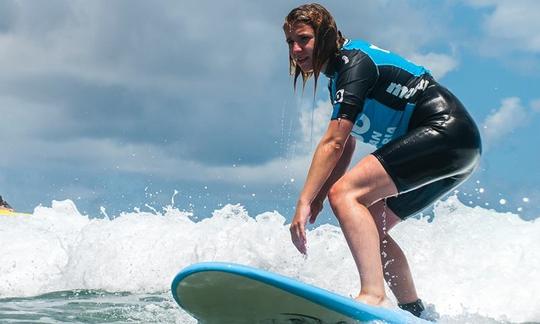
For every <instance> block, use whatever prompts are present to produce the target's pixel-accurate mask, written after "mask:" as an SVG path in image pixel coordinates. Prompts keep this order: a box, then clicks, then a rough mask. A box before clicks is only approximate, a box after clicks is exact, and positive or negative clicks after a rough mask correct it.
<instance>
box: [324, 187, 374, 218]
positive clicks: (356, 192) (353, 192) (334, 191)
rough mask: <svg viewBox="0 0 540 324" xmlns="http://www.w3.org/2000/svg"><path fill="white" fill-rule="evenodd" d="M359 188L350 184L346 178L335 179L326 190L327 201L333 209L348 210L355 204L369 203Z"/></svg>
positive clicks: (366, 204)
mask: <svg viewBox="0 0 540 324" xmlns="http://www.w3.org/2000/svg"><path fill="white" fill-rule="evenodd" d="M362 192H364V191H363V190H362V189H361V188H356V187H353V186H352V185H350V184H349V183H348V182H347V181H346V180H344V179H340V180H339V181H337V182H336V183H335V184H334V185H333V186H332V187H331V188H330V190H329V192H328V202H329V203H330V206H331V207H332V209H333V210H334V211H337V212H339V211H340V210H342V209H343V210H348V209H350V208H353V207H354V206H355V205H357V204H361V205H363V206H365V207H367V206H369V205H370V202H368V199H367V195H364V194H362Z"/></svg>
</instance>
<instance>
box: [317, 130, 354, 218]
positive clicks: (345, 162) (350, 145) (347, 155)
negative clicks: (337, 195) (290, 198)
mask: <svg viewBox="0 0 540 324" xmlns="http://www.w3.org/2000/svg"><path fill="white" fill-rule="evenodd" d="M355 146H356V140H355V138H354V137H352V136H349V138H348V139H347V143H346V144H345V149H344V151H343V154H342V155H341V158H340V159H339V161H338V164H337V165H336V167H335V168H334V170H333V171H332V174H331V175H330V177H328V179H327V180H326V182H325V184H324V185H323V187H322V188H321V190H320V191H319V194H318V195H317V197H316V198H315V199H314V200H313V202H312V204H311V205H312V208H311V217H310V219H309V222H310V223H311V224H313V223H314V222H315V219H316V218H317V215H318V214H319V213H320V212H321V210H322V208H323V203H324V200H325V199H326V197H327V196H328V191H330V188H332V186H333V185H334V183H336V181H338V180H339V178H341V177H342V176H343V175H344V174H345V172H346V171H347V168H348V167H349V164H350V163H351V159H352V156H353V153H354V149H355Z"/></svg>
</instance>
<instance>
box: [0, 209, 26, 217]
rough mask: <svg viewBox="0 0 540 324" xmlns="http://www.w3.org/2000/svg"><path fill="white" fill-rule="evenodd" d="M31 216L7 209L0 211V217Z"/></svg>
mask: <svg viewBox="0 0 540 324" xmlns="http://www.w3.org/2000/svg"><path fill="white" fill-rule="evenodd" d="M30 215H32V214H29V213H21V212H18V211H14V210H9V209H0V216H30Z"/></svg>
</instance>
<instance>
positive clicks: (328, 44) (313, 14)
mask: <svg viewBox="0 0 540 324" xmlns="http://www.w3.org/2000/svg"><path fill="white" fill-rule="evenodd" d="M295 24H306V25H308V26H310V27H311V28H313V31H314V33H315V44H314V47H313V59H312V62H313V71H312V72H304V71H302V69H301V68H300V67H299V66H298V65H296V63H295V62H294V59H293V58H292V57H291V56H290V54H289V73H290V75H291V76H294V84H293V86H294V88H295V89H296V80H297V79H298V76H299V75H300V74H301V75H302V81H303V86H304V87H305V85H306V81H307V80H308V79H309V78H310V77H311V75H313V76H314V78H315V89H316V88H317V79H318V77H319V74H320V73H321V69H322V66H323V65H324V63H325V62H326V61H327V60H328V59H329V58H330V57H333V56H334V55H336V54H337V51H338V49H339V48H340V47H341V46H342V45H343V43H344V42H345V39H344V38H343V36H342V35H341V32H340V31H339V30H338V29H337V25H336V22H335V20H334V17H332V15H331V14H330V12H329V11H328V10H326V8H324V7H323V6H321V5H320V4H317V3H311V4H305V5H301V6H299V7H297V8H294V9H293V10H291V12H289V14H288V15H287V17H285V23H284V24H283V29H284V30H289V29H291V28H293V26H294V25H295Z"/></svg>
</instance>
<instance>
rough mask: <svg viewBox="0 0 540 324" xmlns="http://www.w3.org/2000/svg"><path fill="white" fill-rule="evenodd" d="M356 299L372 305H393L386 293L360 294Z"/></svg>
mask: <svg viewBox="0 0 540 324" xmlns="http://www.w3.org/2000/svg"><path fill="white" fill-rule="evenodd" d="M355 299H356V300H357V301H359V302H362V303H364V304H368V305H372V306H381V307H390V306H391V303H390V301H389V300H388V298H386V296H385V295H382V296H377V295H368V294H360V295H358V296H357V297H356V298H355Z"/></svg>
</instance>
